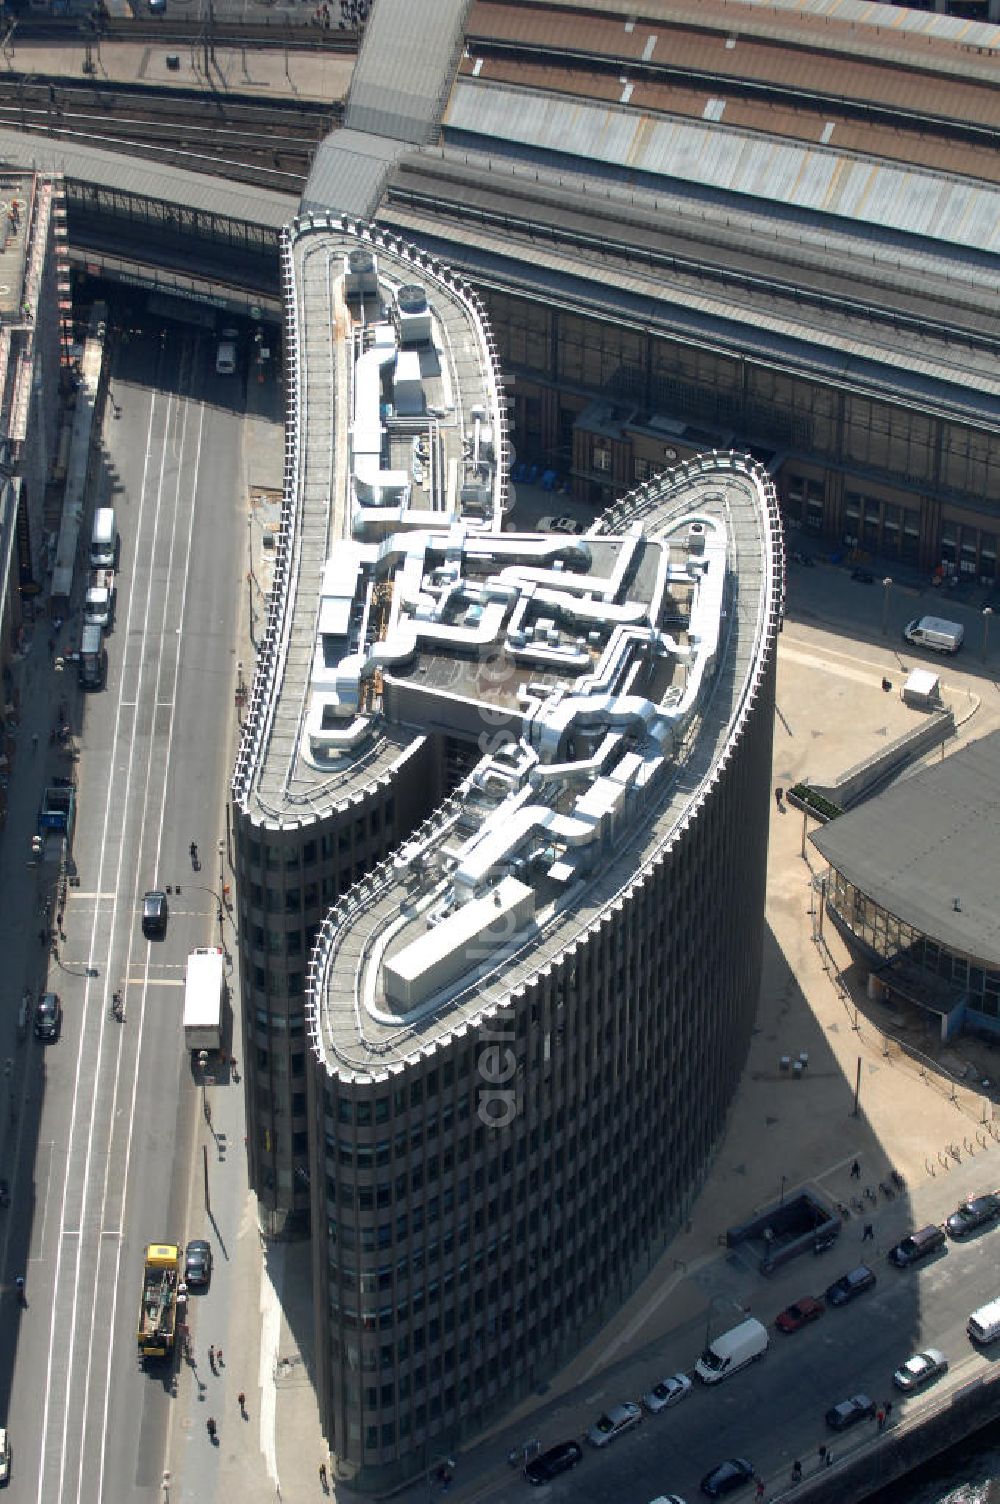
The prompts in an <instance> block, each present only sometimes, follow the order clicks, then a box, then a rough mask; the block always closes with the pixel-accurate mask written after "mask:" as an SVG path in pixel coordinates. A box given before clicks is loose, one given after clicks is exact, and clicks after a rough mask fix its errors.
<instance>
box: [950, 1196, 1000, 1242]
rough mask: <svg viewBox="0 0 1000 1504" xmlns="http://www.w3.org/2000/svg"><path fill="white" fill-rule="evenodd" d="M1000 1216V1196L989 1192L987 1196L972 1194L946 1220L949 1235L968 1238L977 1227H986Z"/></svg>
mask: <svg viewBox="0 0 1000 1504" xmlns="http://www.w3.org/2000/svg"><path fill="white" fill-rule="evenodd" d="M998 1217H1000V1196H994V1195H993V1194H992V1193H988V1194H987V1195H985V1196H970V1197H969V1199H968V1200H967V1201H963V1202H962V1204H961V1206H957V1207H956V1208H955V1210H954V1211H953V1212H952V1214H951V1216H950V1217H949V1218H948V1220H947V1221H946V1222H945V1224H944V1225H945V1227H946V1229H947V1231H948V1236H949V1237H952V1238H966V1237H968V1235H969V1233H970V1232H975V1230H976V1228H977V1227H985V1226H986V1224H987V1223H988V1222H995V1221H996V1219H997V1218H998Z"/></svg>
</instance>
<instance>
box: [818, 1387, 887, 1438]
mask: <svg viewBox="0 0 1000 1504" xmlns="http://www.w3.org/2000/svg"><path fill="white" fill-rule="evenodd" d="M874 1414H875V1401H874V1400H871V1399H869V1398H868V1396H867V1394H852V1395H851V1397H850V1399H849V1400H841V1402H840V1404H839V1405H834V1406H833V1408H832V1409H830V1410H828V1411H827V1412H826V1423H827V1425H828V1426H829V1427H830V1428H831V1430H833V1431H846V1430H847V1428H848V1426H856V1425H857V1423H858V1421H859V1420H871V1418H872V1416H873V1415H874Z"/></svg>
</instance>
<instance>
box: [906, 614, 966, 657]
mask: <svg viewBox="0 0 1000 1504" xmlns="http://www.w3.org/2000/svg"><path fill="white" fill-rule="evenodd" d="M903 636H904V637H905V638H906V640H907V642H912V643H913V644H914V645H915V646H916V647H918V648H932V649H933V650H934V652H935V653H957V652H958V650H959V648H960V647H961V646H962V640H963V638H964V637H965V628H964V627H963V626H962V623H961V622H960V621H945V619H944V617H943V616H918V617H917V618H916V619H915V620H914V621H911V622H908V623H907V625H906V626H905V627H904V628H903Z"/></svg>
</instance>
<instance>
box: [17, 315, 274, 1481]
mask: <svg viewBox="0 0 1000 1504" xmlns="http://www.w3.org/2000/svg"><path fill="white" fill-rule="evenodd" d="M213 357H214V347H213V344H212V341H211V336H209V335H206V334H205V333H201V334H200V335H198V334H194V333H186V332H183V331H181V330H180V329H179V328H177V327H176V326H174V327H173V328H172V329H170V330H168V331H167V332H166V334H165V336H163V337H162V338H161V336H160V332H159V330H157V331H156V333H155V334H151V335H149V336H145V335H144V336H139V337H134V338H133V339H131V341H130V342H129V343H128V344H127V345H125V346H121V347H119V348H118V349H117V350H116V351H115V356H114V364H113V380H112V389H113V393H114V401H115V403H116V404H117V405H118V407H119V409H120V418H118V420H117V421H116V420H115V419H113V418H109V420H108V421H107V422H106V424H105V427H104V438H105V444H106V448H105V449H104V451H103V456H102V463H101V464H100V466H99V474H98V476H97V482H96V486H95V487H94V494H93V502H94V504H95V505H100V504H111V505H113V506H114V507H115V510H116V513H117V518H118V527H119V531H120V534H121V559H120V572H119V575H118V612H117V621H116V624H115V628H114V631H113V632H112V633H111V635H110V637H109V638H108V658H109V672H108V682H107V686H106V688H105V689H104V690H103V691H101V692H99V693H92V694H90V695H89V696H87V697H86V698H85V699H84V698H82V697H79V698H78V699H77V710H78V712H79V713H81V714H82V716H83V727H82V752H81V758H80V761H79V763H78V764H77V778H78V801H79V802H78V819H77V826H76V834H75V840H74V857H75V860H76V865H77V870H78V874H79V879H80V885H79V887H78V888H76V889H73V890H71V892H70V898H69V903H68V906H67V910H66V921H65V928H66V939H65V942H64V944H63V945H62V947H61V952H60V956H59V960H58V962H55V961H54V962H53V963H52V965H51V966H50V974H49V986H51V987H54V988H57V989H58V991H59V992H60V994H61V995H62V999H63V1005H64V1009H65V1023H64V1028H63V1033H62V1037H61V1039H60V1040H59V1041H58V1043H56V1044H52V1045H49V1046H47V1047H44V1091H43V1095H42V1098H41V1102H40V1105H39V1108H38V1112H37V1118H36V1124H35V1126H36V1129H37V1131H36V1132H35V1133H34V1134H32V1135H24V1136H23V1137H22V1141H21V1144H20V1153H19V1159H18V1163H17V1168H16V1173H15V1177H14V1187H13V1191H14V1201H15V1205H16V1206H17V1207H18V1209H19V1212H20V1213H21V1214H22V1215H24V1216H25V1218H26V1222H27V1235H28V1236H29V1237H30V1248H29V1253H28V1260H27V1268H26V1273H27V1290H28V1300H29V1307H28V1310H27V1311H26V1312H24V1313H21V1316H20V1325H19V1332H18V1342H17V1361H16V1368H15V1374H14V1383H13V1386H12V1392H11V1397H10V1404H9V1411H8V1426H9V1429H10V1431H11V1435H12V1437H13V1444H14V1458H15V1460H14V1469H13V1479H12V1484H11V1491H10V1495H9V1497H10V1498H11V1499H12V1500H22V1499H23V1500H29V1499H37V1500H38V1501H39V1504H41V1501H45V1504H54V1501H59V1504H63V1501H67V1504H68V1501H73V1504H84V1501H88V1500H97V1499H114V1500H116V1501H118V1500H121V1501H125V1500H128V1499H132V1498H146V1499H148V1498H151V1497H153V1494H152V1493H151V1490H152V1489H153V1488H154V1487H155V1489H156V1497H157V1498H158V1497H159V1493H160V1490H159V1484H160V1479H161V1474H162V1468H163V1448H164V1442H165V1437H166V1427H167V1419H168V1409H169V1397H170V1393H171V1390H172V1387H173V1376H172V1373H168V1374H167V1375H165V1376H164V1375H157V1374H155V1373H153V1372H150V1373H148V1374H147V1373H143V1372H141V1370H140V1369H139V1367H138V1363H137V1357H136V1337H135V1333H136V1312H137V1305H138V1298H139V1287H140V1276H141V1267H142V1257H143V1250H144V1246H145V1244H146V1242H148V1241H163V1240H169V1241H178V1242H180V1241H183V1240H184V1239H185V1238H186V1236H187V1235H188V1231H189V1230H188V1229H187V1228H186V1227H185V1226H184V1212H183V1209H184V1208H185V1207H186V1205H187V1181H188V1173H189V1167H190V1159H191V1155H190V1144H191V1136H192V1128H193V1122H194V1117H195V1113H196V1110H197V1093H196V1087H195V1085H194V1082H193V1080H192V1076H191V1067H190V1063H189V1060H188V1058H187V1056H186V1054H185V1052H184V1050H183V1046H182V1040H181V1027H180V1016H181V1009H182V1001H183V977H184V963H185V958H186V956H187V953H188V951H189V950H191V949H192V948H193V947H194V946H196V945H203V944H206V943H212V942H213V941H215V940H216V939H217V937H218V925H217V922H216V916H217V901H216V897H215V894H216V892H217V891H218V889H219V886H220V883H219V875H220V865H219V863H220V858H219V856H218V854H217V841H218V838H219V835H220V834H221V833H224V829H225V827H224V821H223V814H222V806H223V793H224V789H225V784H226V777H227V774H228V769H229V763H230V760H231V755H232V740H231V734H230V732H231V718H232V715H233V688H234V683H235V650H234V642H235V637H236V611H237V579H238V569H237V567H236V566H235V565H234V548H238V547H239V542H238V541H237V540H239V539H240V537H241V532H240V531H239V529H240V528H241V526H242V521H243V517H244V515H245V509H244V492H243V476H242V467H241V450H240V443H241V423H240V418H239V413H238V408H239V406H240V405H241V399H242V392H241V390H240V384H241V378H228V379H226V378H220V377H217V376H216V375H215V372H214V365H213ZM73 627H74V624H73V623H70V624H69V625H68V626H67V627H66V628H65V629H64V632H65V634H66V635H67V637H68V636H71V635H72V632H73ZM192 839H194V840H196V841H197V842H198V844H199V846H200V848H201V851H202V853H203V856H204V869H203V871H202V872H201V873H200V874H197V875H196V874H194V873H192V870H191V863H190V859H189V855H188V844H189V842H190V841H191V840H192ZM227 880H228V874H227ZM198 884H201V885H203V887H201V888H199V887H198V886H197V885H198ZM168 885H169V886H170V887H171V888H173V889H174V891H173V892H172V893H171V896H170V904H171V912H170V920H169V927H168V932H167V936H166V939H165V940H163V941H160V942H147V941H146V940H144V939H143V937H142V935H141V932H140V925H139V911H140V904H141V898H142V894H143V891H144V890H145V889H147V888H151V887H167V886H168ZM34 939H35V937H34V936H30V937H27V940H26V943H29V942H30V941H32V940H34ZM88 972H89V973H90V974H89V975H88ZM116 988H121V989H122V990H123V991H124V993H125V1000H126V1018H125V1021H124V1023H123V1024H119V1023H118V1022H116V1021H115V1019H114V1018H113V1017H112V1016H111V1008H110V1004H111V998H112V994H113V992H114V991H115V989H116ZM35 1048H36V1050H37V1051H38V1052H42V1051H43V1047H42V1046H41V1045H38V1046H36V1047H35ZM192 1232H195V1233H199V1234H200V1233H201V1232H202V1229H201V1228H197V1229H193V1230H192Z"/></svg>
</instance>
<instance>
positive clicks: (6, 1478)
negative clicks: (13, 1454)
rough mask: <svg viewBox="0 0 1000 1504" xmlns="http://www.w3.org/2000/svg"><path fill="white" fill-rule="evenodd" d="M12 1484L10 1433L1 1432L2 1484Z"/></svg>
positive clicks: (0, 1481)
mask: <svg viewBox="0 0 1000 1504" xmlns="http://www.w3.org/2000/svg"><path fill="white" fill-rule="evenodd" d="M9 1482H10V1433H9V1432H8V1431H7V1430H6V1429H4V1430H2V1431H0V1483H9Z"/></svg>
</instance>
